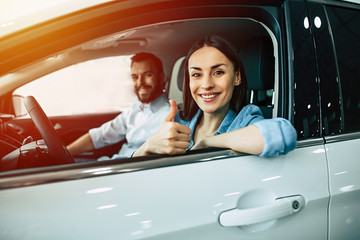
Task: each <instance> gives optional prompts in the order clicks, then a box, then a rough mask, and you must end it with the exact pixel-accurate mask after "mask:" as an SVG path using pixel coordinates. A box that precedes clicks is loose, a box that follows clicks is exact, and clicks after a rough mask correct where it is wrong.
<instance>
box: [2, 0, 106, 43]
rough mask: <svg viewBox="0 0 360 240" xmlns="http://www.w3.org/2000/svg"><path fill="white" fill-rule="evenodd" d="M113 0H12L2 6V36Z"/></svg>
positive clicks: (3, 2)
mask: <svg viewBox="0 0 360 240" xmlns="http://www.w3.org/2000/svg"><path fill="white" fill-rule="evenodd" d="M110 1H112V0H87V1H81V0H51V1H48V0H32V1H23V0H12V1H6V2H5V1H2V3H1V5H2V6H1V7H0V38H1V37H4V36H6V35H9V34H12V33H14V32H16V31H19V30H22V29H25V28H27V27H30V26H34V25H36V24H39V23H42V22H45V21H48V20H51V19H54V18H57V17H60V16H63V15H66V14H69V13H72V12H75V11H79V10H83V9H86V8H90V7H93V6H96V5H99V4H103V3H106V2H110Z"/></svg>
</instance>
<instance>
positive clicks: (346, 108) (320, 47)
mask: <svg viewBox="0 0 360 240" xmlns="http://www.w3.org/2000/svg"><path fill="white" fill-rule="evenodd" d="M359 10H360V6H359V4H357V5H355V4H349V3H341V4H340V3H338V4H331V3H327V4H319V3H309V11H310V18H311V19H313V21H314V23H315V24H314V25H315V27H314V28H313V29H314V39H315V44H316V45H317V55H318V65H319V78H320V84H321V98H322V109H323V126H324V128H323V132H324V133H323V134H324V136H325V140H326V144H325V149H326V155H327V158H328V164H329V184H330V185H329V187H330V188H329V189H330V194H331V198H330V205H329V239H341V238H344V237H343V236H346V239H359V238H360V230H359V228H358V226H359V215H360V204H359V199H360V187H359V184H358V183H359V182H360V175H359V171H360V164H359V156H360V151H359V147H358V146H360V145H359V144H360V137H359V130H360V118H359V116H360V110H359V106H360V105H359V103H360V101H359V99H360V98H359V96H360V95H359V91H360V87H359V86H360V85H359V79H360V72H359V64H358V60H357V59H358V58H359V55H360V50H359V40H360V38H359V36H360V31H359V28H358V27H357V26H358V25H359V24H360V15H359ZM315 19H317V22H315V21H316V20H315ZM316 23H317V24H316ZM329 30H330V31H329Z"/></svg>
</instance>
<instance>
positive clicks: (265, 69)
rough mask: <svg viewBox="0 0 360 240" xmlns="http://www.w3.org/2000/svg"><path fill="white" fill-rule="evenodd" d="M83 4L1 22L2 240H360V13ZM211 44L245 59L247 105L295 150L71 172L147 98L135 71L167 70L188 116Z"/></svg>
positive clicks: (245, 5)
mask: <svg viewBox="0 0 360 240" xmlns="http://www.w3.org/2000/svg"><path fill="white" fill-rule="evenodd" d="M63 2H64V1H63ZM81 2H82V1H70V2H68V3H63V4H59V5H55V6H50V7H49V8H48V9H47V8H44V9H42V10H40V11H39V12H36V13H33V14H31V15H30V16H28V17H26V16H25V17H24V18H19V19H17V20H16V19H15V20H11V21H10V20H7V22H4V23H0V25H1V26H0V30H1V32H2V34H1V36H0V112H1V114H0V119H1V121H0V124H1V125H0V159H1V162H0V171H1V172H0V216H1V217H0V239H3V240H7V239H17V240H20V239H26V240H28V239H36V240H39V239H47V240H48V239H52V240H53V239H164V240H165V239H166V240H169V239H182V240H183V239H206V240H210V239H221V240H225V239H226V240H231V239H299V240H303V239H315V240H319V239H324V240H325V239H327V240H337V239H354V240H357V239H360V227H359V226H360V159H359V156H360V69H359V59H360V46H359V45H360V28H359V25H360V14H359V13H360V12H359V11H360V4H359V3H357V2H356V1H335V0H321V1H319V0H309V1H305V0H284V1H283V0H268V1H260V0H259V1H258V0H251V1H250V0H243V1H231V0H221V1H216V0H212V1H209V0H198V1H187V0H183V1H177V0H172V1H171V0H149V1H142V0H129V1H90V2H89V3H87V4H86V6H84V7H83V6H82V5H81ZM1 4H3V3H1ZM89 5H91V6H89ZM0 7H1V8H2V10H4V8H3V6H0ZM18 24H19V25H18ZM209 33H217V34H222V35H224V36H226V37H227V38H228V39H229V40H230V41H231V42H233V43H234V44H235V45H236V47H237V49H238V52H239V56H240V58H241V59H242V60H243V62H244V65H245V71H246V75H247V79H248V81H249V92H248V101H249V102H250V103H252V104H255V105H258V106H259V107H260V108H261V110H262V111H263V113H264V115H265V116H266V117H267V118H274V117H284V118H286V119H288V120H290V121H291V122H292V123H293V124H294V126H295V128H296V130H297V134H298V142H297V147H296V149H295V150H294V151H291V152H290V153H288V154H287V155H283V156H278V157H270V158H261V157H259V156H254V155H248V154H242V153H236V152H233V151H231V150H228V149H202V150H195V151H189V152H188V153H186V154H185V155H176V156H166V155H154V156H150V157H137V158H131V159H115V160H111V161H98V162H88V163H75V162H74V160H73V158H72V157H71V156H70V155H69V154H68V152H67V150H66V148H65V147H64V146H66V145H67V144H69V143H70V142H72V141H73V140H74V139H77V138H78V137H79V136H81V135H82V134H84V133H86V132H87V131H88V130H89V129H91V128H93V127H96V126H99V125H100V124H102V123H104V122H106V121H108V120H109V119H112V118H114V117H115V116H116V115H118V114H119V113H120V112H122V111H123V110H124V109H126V108H127V107H128V106H129V105H131V104H132V102H133V101H134V100H135V99H136V96H135V95H134V94H133V93H132V83H131V79H130V77H129V76H128V75H129V74H128V72H127V71H128V70H129V56H131V55H132V54H134V53H136V52H140V51H146V52H151V53H154V54H156V55H157V56H159V57H160V59H161V60H162V61H163V63H164V70H165V73H166V75H167V87H166V94H167V96H168V97H169V98H170V99H175V100H176V102H177V103H178V104H179V105H180V104H181V101H182V97H181V94H182V92H181V86H182V84H181V83H182V71H181V69H182V65H181V63H182V61H183V58H184V56H185V55H186V53H187V51H188V49H189V47H190V46H191V44H192V43H193V42H195V41H196V40H198V39H199V38H200V37H202V36H204V35H205V34H209ZM27 96H31V97H27ZM34 99H36V100H35V101H34ZM24 102H25V103H26V104H27V107H29V106H30V105H31V107H33V108H37V109H38V110H39V113H40V115H39V116H34V115H32V116H31V118H30V117H29V116H27V115H26V111H25V108H24ZM38 104H39V105H38ZM40 106H41V107H40ZM41 109H43V110H44V112H45V113H46V115H47V116H46V115H41V112H42V111H41ZM48 119H49V120H50V122H49V121H48ZM33 121H34V123H35V125H36V127H35V125H34V123H33ZM38 130H39V131H38ZM122 143H123V142H121V143H119V144H116V145H114V146H109V147H106V148H103V149H99V150H97V151H93V152H87V153H85V154H82V155H80V156H78V157H85V158H89V157H91V158H98V157H100V156H103V155H107V156H110V155H112V154H113V153H115V152H116V151H117V150H118V149H119V148H120V147H121V144H122Z"/></svg>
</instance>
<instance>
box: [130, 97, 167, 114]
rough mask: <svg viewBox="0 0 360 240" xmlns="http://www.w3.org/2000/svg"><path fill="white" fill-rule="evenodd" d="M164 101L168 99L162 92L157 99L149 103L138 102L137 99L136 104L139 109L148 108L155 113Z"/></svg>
mask: <svg viewBox="0 0 360 240" xmlns="http://www.w3.org/2000/svg"><path fill="white" fill-rule="evenodd" d="M166 102H168V100H167V98H166V96H165V95H164V94H162V95H160V96H159V97H158V98H157V99H155V100H154V101H152V102H151V103H149V104H144V103H142V102H140V101H139V100H137V103H136V105H137V107H138V108H139V110H140V111H143V110H144V109H145V108H149V109H150V111H151V112H152V113H155V112H157V110H158V109H159V108H161V107H162V106H163V105H164V104H165V103H166Z"/></svg>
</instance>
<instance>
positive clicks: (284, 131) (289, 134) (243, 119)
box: [175, 104, 297, 157]
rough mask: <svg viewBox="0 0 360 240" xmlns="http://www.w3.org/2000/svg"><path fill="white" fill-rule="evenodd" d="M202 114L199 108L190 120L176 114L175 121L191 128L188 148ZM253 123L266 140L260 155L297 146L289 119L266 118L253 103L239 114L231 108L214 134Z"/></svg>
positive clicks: (191, 143)
mask: <svg viewBox="0 0 360 240" xmlns="http://www.w3.org/2000/svg"><path fill="white" fill-rule="evenodd" d="M201 114H202V111H201V110H200V109H199V111H198V112H197V113H196V114H195V116H194V117H193V118H192V119H191V120H190V121H186V120H182V119H181V118H180V116H179V112H178V113H177V115H176V118H175V122H178V123H181V124H183V125H185V126H187V127H189V128H190V129H191V141H190V146H189V147H188V149H187V150H189V149H190V148H192V147H193V146H194V130H195V126H196V123H197V121H198V118H199V117H200V116H201ZM252 124H253V125H255V126H256V127H257V128H258V129H259V130H260V132H261V134H262V136H263V138H264V140H265V146H264V149H263V152H262V153H261V154H260V155H259V156H261V157H269V156H278V155H282V154H286V153H288V152H290V151H291V150H293V149H294V148H295V147H296V139H297V133H296V130H295V128H294V127H293V126H292V124H291V123H290V122H289V121H288V120H286V119H284V118H272V119H265V118H264V117H263V115H262V112H261V110H260V108H259V107H257V106H255V105H251V104H250V105H247V106H245V107H244V108H243V109H241V111H240V112H239V113H238V114H236V113H235V112H234V111H233V110H232V109H230V110H229V111H228V112H227V114H226V116H225V118H224V120H223V121H222V123H221V124H220V127H219V129H218V130H217V131H216V132H215V134H214V135H218V134H222V133H226V132H231V131H234V130H236V129H240V128H243V127H246V126H249V125H252Z"/></svg>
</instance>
